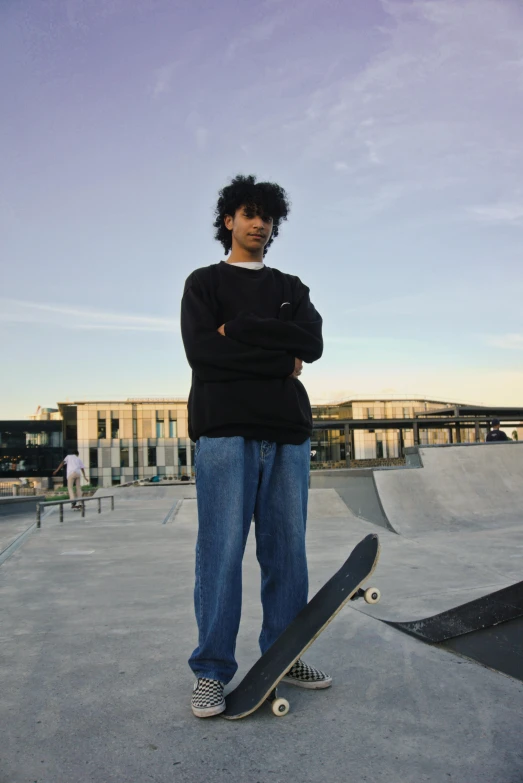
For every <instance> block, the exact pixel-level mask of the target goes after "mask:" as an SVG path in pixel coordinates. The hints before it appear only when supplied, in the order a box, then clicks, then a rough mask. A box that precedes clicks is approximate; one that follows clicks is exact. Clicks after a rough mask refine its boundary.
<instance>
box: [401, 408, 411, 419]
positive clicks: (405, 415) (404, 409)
mask: <svg viewBox="0 0 523 783" xmlns="http://www.w3.org/2000/svg"><path fill="white" fill-rule="evenodd" d="M403 418H404V419H408V418H410V412H409V409H408V408H403Z"/></svg>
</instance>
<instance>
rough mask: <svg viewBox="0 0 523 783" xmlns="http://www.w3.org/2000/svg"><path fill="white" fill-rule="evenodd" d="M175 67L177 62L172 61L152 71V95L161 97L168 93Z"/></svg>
mask: <svg viewBox="0 0 523 783" xmlns="http://www.w3.org/2000/svg"><path fill="white" fill-rule="evenodd" d="M177 65H178V62H177V61H176V60H173V61H172V62H169V63H166V64H165V65H162V66H161V67H160V68H157V69H156V70H155V71H154V74H153V76H154V84H153V89H152V92H153V95H162V94H163V93H166V92H169V90H170V89H171V83H172V80H173V77H174V74H175V71H176V68H177Z"/></svg>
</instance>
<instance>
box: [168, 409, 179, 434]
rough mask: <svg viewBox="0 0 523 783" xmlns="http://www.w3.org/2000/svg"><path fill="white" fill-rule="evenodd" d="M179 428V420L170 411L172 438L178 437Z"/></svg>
mask: <svg viewBox="0 0 523 783" xmlns="http://www.w3.org/2000/svg"><path fill="white" fill-rule="evenodd" d="M177 430H178V428H177V421H176V419H175V418H174V417H173V416H172V414H171V413H170V414H169V437H170V438H177V437H178V435H177Z"/></svg>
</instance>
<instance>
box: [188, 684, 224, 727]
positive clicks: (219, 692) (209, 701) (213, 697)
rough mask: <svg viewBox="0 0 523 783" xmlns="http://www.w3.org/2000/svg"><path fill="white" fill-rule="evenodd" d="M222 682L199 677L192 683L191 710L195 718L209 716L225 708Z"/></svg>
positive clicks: (217, 713)
mask: <svg viewBox="0 0 523 783" xmlns="http://www.w3.org/2000/svg"><path fill="white" fill-rule="evenodd" d="M223 687H224V686H223V682H220V681H219V680H208V679H206V678H205V677H199V678H198V680H197V681H196V682H195V683H194V689H193V694H192V699H191V707H192V711H193V712H194V714H195V715H196V717H197V718H210V717H212V715H219V714H220V712H223V711H224V709H225V699H224V697H223Z"/></svg>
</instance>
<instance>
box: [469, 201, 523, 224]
mask: <svg viewBox="0 0 523 783" xmlns="http://www.w3.org/2000/svg"><path fill="white" fill-rule="evenodd" d="M467 211H468V213H469V215H470V216H471V217H473V218H474V219H476V220H478V221H480V222H482V223H498V224H502V225H516V226H523V202H515V201H514V202H499V203H497V204H487V205H477V206H473V207H468V210H467Z"/></svg>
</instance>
